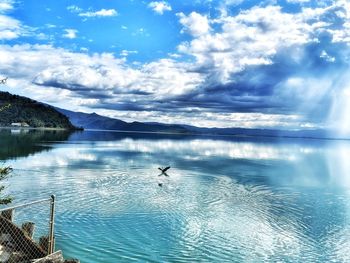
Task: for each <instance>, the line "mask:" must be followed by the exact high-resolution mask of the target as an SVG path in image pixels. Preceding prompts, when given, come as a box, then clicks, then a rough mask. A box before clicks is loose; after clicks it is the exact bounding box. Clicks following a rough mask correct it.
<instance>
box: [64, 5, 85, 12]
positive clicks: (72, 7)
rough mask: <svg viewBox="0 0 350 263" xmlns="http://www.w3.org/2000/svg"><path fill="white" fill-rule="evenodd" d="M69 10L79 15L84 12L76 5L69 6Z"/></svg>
mask: <svg viewBox="0 0 350 263" xmlns="http://www.w3.org/2000/svg"><path fill="white" fill-rule="evenodd" d="M67 10H68V11H70V12H72V13H79V12H81V11H83V9H82V8H80V7H78V6H76V5H70V6H67Z"/></svg>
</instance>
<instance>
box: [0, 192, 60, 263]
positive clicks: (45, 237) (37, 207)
mask: <svg viewBox="0 0 350 263" xmlns="http://www.w3.org/2000/svg"><path fill="white" fill-rule="evenodd" d="M54 209H55V197H54V196H51V198H49V199H44V200H38V201H35V202H31V203H28V204H23V205H18V206H14V207H10V208H6V209H0V262H4V263H14V262H23V263H26V262H31V260H33V259H37V258H42V257H45V256H46V255H49V254H51V253H53V252H54V212H55V211H54Z"/></svg>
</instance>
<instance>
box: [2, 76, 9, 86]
mask: <svg viewBox="0 0 350 263" xmlns="http://www.w3.org/2000/svg"><path fill="white" fill-rule="evenodd" d="M7 79H8V78H7V77H6V78H4V79H1V80H0V84H6V81H7Z"/></svg>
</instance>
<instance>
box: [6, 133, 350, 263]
mask: <svg viewBox="0 0 350 263" xmlns="http://www.w3.org/2000/svg"><path fill="white" fill-rule="evenodd" d="M0 139H1V141H0V146H1V149H0V157H1V159H2V160H6V164H9V165H11V166H13V168H14V169H15V170H14V174H13V177H12V178H10V180H9V182H8V183H9V188H8V190H9V191H10V192H11V194H12V195H14V196H15V197H16V200H15V203H21V202H23V201H28V200H36V199H40V198H46V197H48V196H49V195H50V194H52V193H53V194H55V195H56V197H57V214H56V248H57V249H62V250H63V252H64V255H65V256H66V257H77V258H79V259H80V260H81V262H83V263H92V262H106V263H114V262H350V253H349V252H350V162H349V160H348V158H349V156H350V142H347V141H319V140H300V139H273V138H229V137H212V138H209V137H193V136H191V137H190V136H169V135H151V134H127V133H112V132H92V131H87V132H82V133H76V134H64V133H53V132H46V133H45V132H34V131H30V132H17V131H13V132H12V133H11V132H10V131H2V132H0ZM167 165H170V166H171V167H172V168H171V169H170V170H169V171H168V176H164V175H162V176H160V175H159V170H158V169H157V168H158V167H160V166H167ZM159 184H162V186H161V187H160V186H159Z"/></svg>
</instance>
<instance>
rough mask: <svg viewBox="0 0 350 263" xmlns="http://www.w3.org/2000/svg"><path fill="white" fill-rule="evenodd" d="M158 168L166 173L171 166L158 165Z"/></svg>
mask: <svg viewBox="0 0 350 263" xmlns="http://www.w3.org/2000/svg"><path fill="white" fill-rule="evenodd" d="M158 169H159V170H161V171H162V174H165V173H166V171H168V170H169V169H170V166H167V167H165V168H162V167H158Z"/></svg>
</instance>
